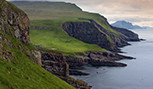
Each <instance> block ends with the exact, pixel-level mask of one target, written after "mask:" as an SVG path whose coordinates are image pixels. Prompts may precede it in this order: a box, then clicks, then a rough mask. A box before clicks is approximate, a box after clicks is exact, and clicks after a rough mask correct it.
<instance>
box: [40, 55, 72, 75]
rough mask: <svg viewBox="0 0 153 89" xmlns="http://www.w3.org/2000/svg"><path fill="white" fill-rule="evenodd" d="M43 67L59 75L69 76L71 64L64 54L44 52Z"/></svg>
mask: <svg viewBox="0 0 153 89" xmlns="http://www.w3.org/2000/svg"><path fill="white" fill-rule="evenodd" d="M41 57H42V64H43V65H42V67H43V68H44V69H46V70H47V71H49V72H51V73H53V74H55V75H57V76H64V77H66V76H68V75H69V66H68V64H67V63H66V59H65V57H64V56H63V55H62V54H55V53H49V52H42V56H41Z"/></svg>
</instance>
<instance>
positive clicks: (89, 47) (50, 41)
mask: <svg viewBox="0 0 153 89" xmlns="http://www.w3.org/2000/svg"><path fill="white" fill-rule="evenodd" d="M21 3H22V2H21ZM17 6H19V7H20V8H21V9H22V10H24V11H25V12H27V14H28V15H29V17H30V19H31V20H32V21H31V25H35V26H41V27H50V28H53V29H57V31H55V30H53V31H44V30H43V29H42V30H43V31H40V30H39V31H37V30H35V29H31V32H30V37H31V41H32V43H34V44H37V45H42V46H43V47H45V48H48V49H50V50H52V51H55V52H62V53H64V54H65V55H74V54H75V53H80V52H83V53H85V52H87V51H106V50H104V49H102V48H100V47H98V46H96V45H93V44H86V43H83V42H81V41H79V40H77V39H74V38H72V37H70V36H68V35H67V34H66V33H64V32H63V31H62V27H61V25H62V24H63V23H65V22H77V21H84V22H88V21H85V20H79V19H78V18H87V19H93V20H95V21H96V22H97V23H98V24H100V25H101V26H102V27H104V28H105V29H107V30H108V31H110V32H112V33H114V34H116V35H118V34H119V33H117V32H116V31H114V30H112V29H111V28H110V27H109V26H108V24H107V22H106V20H105V18H104V17H103V16H101V15H99V14H96V13H89V12H84V11H82V10H81V9H80V8H79V7H77V6H76V5H74V4H70V3H53V2H52V3H46V2H43V3H40V2H39V3H31V4H27V3H25V4H19V3H18V4H17ZM108 39H109V40H110V42H113V41H112V39H111V38H110V37H109V36H108ZM66 41H71V42H70V43H67V42H66Z"/></svg>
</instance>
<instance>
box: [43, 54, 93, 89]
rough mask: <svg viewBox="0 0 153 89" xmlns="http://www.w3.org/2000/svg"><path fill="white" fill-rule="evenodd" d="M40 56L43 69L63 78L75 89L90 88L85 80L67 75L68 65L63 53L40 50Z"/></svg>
mask: <svg viewBox="0 0 153 89" xmlns="http://www.w3.org/2000/svg"><path fill="white" fill-rule="evenodd" d="M41 58H42V67H43V68H44V69H45V70H47V71H49V72H51V73H52V74H54V75H56V76H58V77H59V78H61V79H63V80H64V81H66V82H67V83H69V84H71V85H72V86H74V87H76V88H77V89H90V87H89V86H88V84H87V83H86V82H84V81H81V80H78V79H75V78H72V77H70V76H69V65H68V64H67V62H66V58H65V56H64V55H62V54H57V53H51V52H46V51H42V52H41ZM71 73H72V71H71ZM75 73H76V72H75ZM77 73H78V72H77ZM79 73H80V72H79ZM73 74H74V72H73ZM82 74H83V73H82ZM84 74H85V73H84Z"/></svg>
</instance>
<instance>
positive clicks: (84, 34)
mask: <svg viewBox="0 0 153 89" xmlns="http://www.w3.org/2000/svg"><path fill="white" fill-rule="evenodd" d="M63 30H64V31H65V32H67V34H68V35H70V36H72V37H74V38H76V39H79V40H81V41H83V42H86V43H89V44H97V45H99V46H100V47H102V48H105V49H107V50H117V47H116V45H115V44H113V43H111V42H110V41H109V39H108V38H107V35H106V34H104V33H102V32H100V31H99V29H98V28H97V27H96V26H95V25H94V24H93V23H88V22H68V23H64V24H63Z"/></svg>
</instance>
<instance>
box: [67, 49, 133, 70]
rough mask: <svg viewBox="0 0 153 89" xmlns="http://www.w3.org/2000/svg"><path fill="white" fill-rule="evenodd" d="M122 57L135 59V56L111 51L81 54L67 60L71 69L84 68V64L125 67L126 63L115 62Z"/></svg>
mask: <svg viewBox="0 0 153 89" xmlns="http://www.w3.org/2000/svg"><path fill="white" fill-rule="evenodd" d="M121 59H134V58H133V57H128V56H123V55H119V54H116V53H111V52H89V53H86V54H81V55H79V57H66V62H67V63H68V64H69V66H70V69H82V66H83V65H88V64H90V65H92V66H95V67H97V66H110V67H125V66H127V65H126V64H124V63H119V62H115V61H118V60H121Z"/></svg>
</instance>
